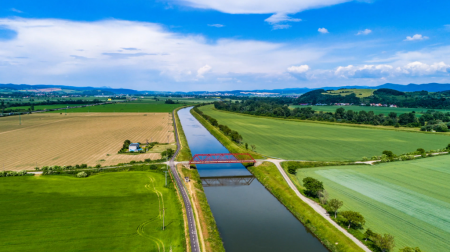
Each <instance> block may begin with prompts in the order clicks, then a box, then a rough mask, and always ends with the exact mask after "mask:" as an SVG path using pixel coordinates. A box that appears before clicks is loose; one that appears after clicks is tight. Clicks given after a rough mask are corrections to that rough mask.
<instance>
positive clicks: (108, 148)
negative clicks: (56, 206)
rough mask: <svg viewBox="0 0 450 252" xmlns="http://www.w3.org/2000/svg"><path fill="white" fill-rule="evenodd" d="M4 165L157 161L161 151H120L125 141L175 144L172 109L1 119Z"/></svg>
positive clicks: (13, 167) (0, 156)
mask: <svg viewBox="0 0 450 252" xmlns="http://www.w3.org/2000/svg"><path fill="white" fill-rule="evenodd" d="M0 137H1V139H2V144H1V145H0V160H1V164H0V165H1V166H2V169H5V170H24V169H34V167H35V166H36V165H37V166H39V167H42V166H51V165H60V166H63V165H76V164H88V165H91V166H94V165H96V164H101V165H102V166H104V165H115V164H118V163H128V162H130V161H132V160H144V159H147V158H150V159H152V160H153V159H159V158H160V157H161V155H160V154H159V153H144V154H138V155H127V154H117V152H118V151H119V150H120V149H121V148H122V144H123V142H124V141H125V140H127V139H128V140H130V141H131V142H141V143H145V142H146V141H147V140H148V141H149V142H152V141H153V142H160V143H167V142H169V143H173V142H174V141H175V140H174V135H173V126H172V117H171V116H170V114H168V113H147V114H145V113H68V114H67V115H64V114H62V115H60V114H55V113H40V114H32V115H23V116H22V125H19V117H18V116H10V117H6V118H0Z"/></svg>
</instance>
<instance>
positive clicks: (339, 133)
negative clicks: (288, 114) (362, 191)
mask: <svg viewBox="0 0 450 252" xmlns="http://www.w3.org/2000/svg"><path fill="white" fill-rule="evenodd" d="M199 109H200V110H202V111H203V112H204V113H205V114H207V115H209V116H211V117H213V118H215V119H217V121H218V122H219V124H224V125H227V126H228V127H230V129H232V130H236V131H237V132H239V134H241V135H242V137H243V141H244V142H245V143H248V144H249V146H250V145H252V144H254V145H256V151H257V152H259V153H262V154H264V155H268V156H272V157H278V158H283V159H290V160H313V161H345V160H361V159H362V157H368V158H370V157H372V156H374V155H381V153H382V152H383V151H384V150H390V151H393V152H394V153H396V154H402V153H406V152H411V151H415V150H416V149H417V148H424V149H425V150H433V149H438V148H439V149H441V148H444V147H446V146H447V144H449V143H450V136H449V135H439V134H425V133H417V132H403V131H394V130H381V129H373V128H362V127H350V126H342V125H336V124H321V123H314V122H299V121H289V120H283V119H281V120H280V119H272V118H262V117H255V116H246V115H240V114H236V113H229V112H223V111H218V110H214V109H213V106H212V105H208V106H202V107H200V108H199Z"/></svg>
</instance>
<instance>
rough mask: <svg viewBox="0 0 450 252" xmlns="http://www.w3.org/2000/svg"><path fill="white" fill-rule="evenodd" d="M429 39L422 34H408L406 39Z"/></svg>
mask: <svg viewBox="0 0 450 252" xmlns="http://www.w3.org/2000/svg"><path fill="white" fill-rule="evenodd" d="M424 39H428V37H427V36H422V34H415V35H414V36H412V37H411V36H407V37H406V39H405V40H404V41H414V40H424Z"/></svg>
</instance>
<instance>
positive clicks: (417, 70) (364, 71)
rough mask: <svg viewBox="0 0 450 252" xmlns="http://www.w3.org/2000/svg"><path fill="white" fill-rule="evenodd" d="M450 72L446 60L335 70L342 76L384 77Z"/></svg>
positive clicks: (435, 74) (343, 67)
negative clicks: (430, 62) (431, 62)
mask: <svg viewBox="0 0 450 252" xmlns="http://www.w3.org/2000/svg"><path fill="white" fill-rule="evenodd" d="M448 73H450V65H447V64H445V63H444V62H436V63H433V64H425V63H422V62H419V61H415V62H411V63H408V64H406V65H403V66H392V65H388V64H380V65H363V66H353V65H348V66H340V67H338V68H336V70H335V71H334V75H335V76H337V77H340V78H384V77H399V76H409V77H412V76H426V75H428V76H437V75H441V74H448Z"/></svg>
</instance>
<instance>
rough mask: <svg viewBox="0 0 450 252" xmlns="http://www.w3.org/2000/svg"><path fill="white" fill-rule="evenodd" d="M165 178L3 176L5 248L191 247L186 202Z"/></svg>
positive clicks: (129, 175) (0, 211)
mask: <svg viewBox="0 0 450 252" xmlns="http://www.w3.org/2000/svg"><path fill="white" fill-rule="evenodd" d="M164 179H165V178H164V174H163V173H162V172H144V171H141V172H137V171H133V172H108V173H100V174H98V175H92V176H90V177H87V178H76V177H72V176H63V175H52V176H39V177H34V176H24V177H7V178H2V180H1V183H0V195H2V197H0V205H1V206H2V207H0V214H1V216H2V218H1V219H0V230H2V232H1V233H2V235H0V244H1V250H2V251H45V252H51V251H160V252H163V251H166V252H169V251H173V252H176V251H179V252H181V251H186V241H185V237H184V224H183V217H182V212H181V204H180V202H179V199H178V196H177V194H176V191H175V189H174V187H173V184H172V183H171V181H170V179H168V183H169V184H168V187H167V188H166V187H164ZM163 208H164V209H165V218H164V221H165V230H164V231H163V230H162V221H163V220H162V216H161V215H162V209H163Z"/></svg>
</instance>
